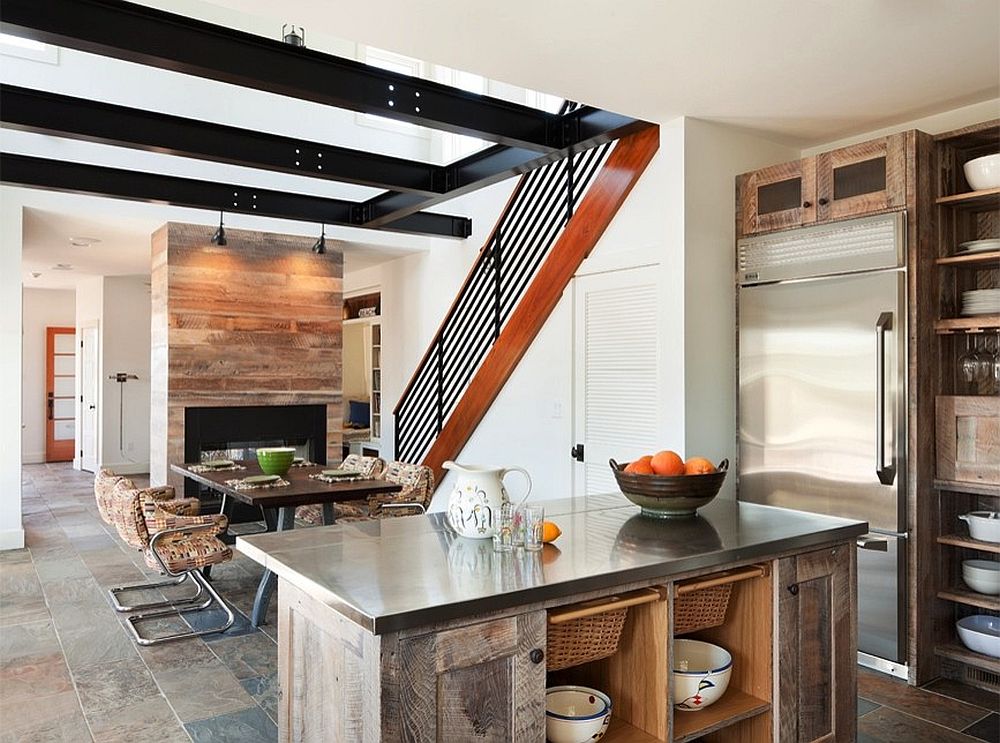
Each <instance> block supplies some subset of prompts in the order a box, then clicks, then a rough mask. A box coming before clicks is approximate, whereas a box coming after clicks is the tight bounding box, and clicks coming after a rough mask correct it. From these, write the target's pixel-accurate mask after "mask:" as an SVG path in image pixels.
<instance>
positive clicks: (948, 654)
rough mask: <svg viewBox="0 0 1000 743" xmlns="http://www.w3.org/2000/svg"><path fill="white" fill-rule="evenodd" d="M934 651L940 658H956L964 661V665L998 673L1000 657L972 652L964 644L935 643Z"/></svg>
mask: <svg viewBox="0 0 1000 743" xmlns="http://www.w3.org/2000/svg"><path fill="white" fill-rule="evenodd" d="M934 653H935V654H936V655H940V656H941V657H942V658H949V659H950V660H957V661H959V662H960V663H965V664H966V665H969V666H973V667H975V668H981V669H982V670H984V671H989V672H990V673H1000V658H992V657H990V656H989V655H983V654H982V653H974V652H973V651H971V650H969V649H968V648H967V647H965V646H964V645H960V644H958V643H957V642H949V643H946V644H944V645H937V646H935V648H934Z"/></svg>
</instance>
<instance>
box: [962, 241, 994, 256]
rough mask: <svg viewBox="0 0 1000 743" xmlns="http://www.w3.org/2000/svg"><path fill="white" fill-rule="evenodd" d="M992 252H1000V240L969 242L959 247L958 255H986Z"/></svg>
mask: <svg viewBox="0 0 1000 743" xmlns="http://www.w3.org/2000/svg"><path fill="white" fill-rule="evenodd" d="M990 250H1000V238H991V239H989V240H969V241H968V242H964V243H962V244H961V245H959V246H958V254H959V255H962V254H967V253H985V252H987V251H990Z"/></svg>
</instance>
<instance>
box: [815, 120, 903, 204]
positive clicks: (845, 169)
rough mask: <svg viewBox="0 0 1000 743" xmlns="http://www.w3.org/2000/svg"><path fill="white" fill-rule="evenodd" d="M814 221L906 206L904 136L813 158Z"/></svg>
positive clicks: (891, 137) (894, 136) (878, 140)
mask: <svg viewBox="0 0 1000 743" xmlns="http://www.w3.org/2000/svg"><path fill="white" fill-rule="evenodd" d="M816 191H817V196H818V197H819V198H818V200H817V202H816V204H817V218H818V219H819V220H820V221H823V220H827V219H843V218H845V217H857V216H861V215H863V214H870V213H872V212H879V211H885V210H887V209H896V208H899V207H902V206H904V205H905V204H906V135H905V134H894V135H892V136H889V137H880V138H879V139H873V140H871V141H870V142H863V143H861V144H856V145H851V146H849V147H842V148H840V149H839V150H833V151H832V152H824V153H823V154H821V155H817V156H816Z"/></svg>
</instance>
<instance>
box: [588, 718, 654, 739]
mask: <svg viewBox="0 0 1000 743" xmlns="http://www.w3.org/2000/svg"><path fill="white" fill-rule="evenodd" d="M602 740H603V741H604V743H663V741H662V740H660V739H659V738H657V737H656V736H655V735H650V734H649V733H647V732H644V731H642V730H640V729H639V728H637V727H635V726H634V725H629V724H628V723H627V722H625V721H624V720H620V719H618V718H616V717H615V716H614V713H612V715H611V726H610V727H609V728H608V732H606V733H605V734H604V737H603V738H602Z"/></svg>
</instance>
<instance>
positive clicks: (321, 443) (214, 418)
mask: <svg viewBox="0 0 1000 743" xmlns="http://www.w3.org/2000/svg"><path fill="white" fill-rule="evenodd" d="M326 421H327V409H326V405H253V406H240V407H205V408H202V407H188V408H185V409H184V461H185V462H201V461H205V460H208V459H219V458H226V459H254V458H255V457H256V451H257V447H263V446H294V447H295V448H296V450H297V453H298V455H299V456H301V457H304V458H306V459H308V460H310V461H312V462H316V463H317V464H326V451H327V446H326ZM184 494H185V495H186V496H188V497H195V496H197V497H199V498H201V499H202V500H203V501H204V509H203V510H204V511H206V512H207V511H209V510H213V506H214V507H216V508H217V505H218V495H217V494H215V493H213V492H212V491H205V490H203V489H202V488H200V487H199V485H198V484H197V483H196V482H193V481H192V480H187V479H186V480H185V481H184ZM248 515H249V516H250V517H252V518H254V519H258V518H260V514H259V513H252V514H248ZM234 516H236V517H237V518H236V519H235V520H237V521H239V520H242V519H240V518H239V516H238V513H234Z"/></svg>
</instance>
